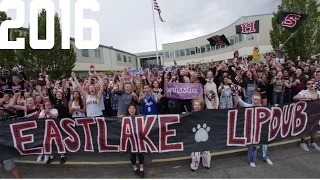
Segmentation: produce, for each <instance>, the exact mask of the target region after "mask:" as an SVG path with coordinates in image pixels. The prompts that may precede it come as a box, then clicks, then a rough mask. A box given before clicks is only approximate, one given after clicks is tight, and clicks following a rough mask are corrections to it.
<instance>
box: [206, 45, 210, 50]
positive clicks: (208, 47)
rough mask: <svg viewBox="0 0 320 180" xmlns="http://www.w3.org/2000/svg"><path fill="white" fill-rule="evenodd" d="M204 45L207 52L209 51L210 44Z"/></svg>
mask: <svg viewBox="0 0 320 180" xmlns="http://www.w3.org/2000/svg"><path fill="white" fill-rule="evenodd" d="M206 47H207V52H210V51H211V48H210V44H207V45H206Z"/></svg>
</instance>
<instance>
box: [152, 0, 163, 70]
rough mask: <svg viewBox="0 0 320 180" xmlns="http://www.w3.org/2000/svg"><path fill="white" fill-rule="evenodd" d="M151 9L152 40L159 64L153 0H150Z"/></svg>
mask: <svg viewBox="0 0 320 180" xmlns="http://www.w3.org/2000/svg"><path fill="white" fill-rule="evenodd" d="M151 10H152V17H153V30H154V40H155V44H156V56H157V63H158V64H159V65H161V62H160V61H159V55H158V43H157V31H156V22H155V20H154V1H153V0H151Z"/></svg>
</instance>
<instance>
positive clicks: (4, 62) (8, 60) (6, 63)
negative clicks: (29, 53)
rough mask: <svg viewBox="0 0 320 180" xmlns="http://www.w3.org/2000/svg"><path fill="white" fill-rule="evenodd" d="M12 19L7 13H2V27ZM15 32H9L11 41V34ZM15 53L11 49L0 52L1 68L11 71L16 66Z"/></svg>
mask: <svg viewBox="0 0 320 180" xmlns="http://www.w3.org/2000/svg"><path fill="white" fill-rule="evenodd" d="M10 19H11V18H10V17H8V16H7V14H6V13H5V12H0V25H1V24H2V22H3V21H5V20H10ZM11 32H13V30H12V29H10V30H9V32H8V34H9V39H8V40H9V41H10V40H12V38H11V36H10V34H11ZM16 60H17V59H16V58H15V51H14V50H11V49H1V50H0V66H1V67H5V68H6V69H8V70H11V69H12V67H13V66H15V65H16Z"/></svg>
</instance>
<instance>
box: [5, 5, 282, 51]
mask: <svg viewBox="0 0 320 180" xmlns="http://www.w3.org/2000/svg"><path fill="white" fill-rule="evenodd" d="M53 1H54V3H55V9H56V11H57V12H58V13H59V15H61V12H60V9H59V1H58V0H53ZM88 1H89V2H90V0H88ZM157 1H158V4H159V6H160V8H161V10H162V17H163V19H164V20H165V21H166V22H165V23H161V22H160V20H159V18H158V15H157V14H156V13H155V20H156V29H157V36H158V49H159V50H160V49H162V44H163V43H170V42H176V41H182V40H187V39H191V38H195V37H198V36H202V35H206V34H209V33H212V32H214V31H217V30H219V29H222V28H224V27H226V26H228V25H229V24H231V23H233V22H235V21H236V20H237V19H238V18H240V17H241V16H245V15H255V14H265V13H271V12H273V11H276V10H277V6H278V5H279V4H280V3H281V0H157ZM24 2H25V4H26V16H25V17H26V20H25V25H24V26H25V27H27V26H28V23H29V10H28V9H29V3H30V2H31V0H24ZM75 2H76V0H71V22H74V4H75ZM99 3H100V12H91V11H89V10H85V13H84V16H85V17H86V18H92V19H95V20H96V21H97V22H98V23H99V24H100V44H103V45H107V46H113V47H114V48H117V49H121V50H124V51H128V52H131V53H137V52H145V51H154V50H155V42H154V31H153V21H152V14H151V13H152V9H151V7H152V4H151V0H99ZM8 14H9V16H10V17H12V18H13V19H14V18H15V11H9V13H8ZM73 26H74V25H73V24H71V36H72V37H74V27H73ZM89 35H90V31H85V36H86V38H87V37H88V36H89Z"/></svg>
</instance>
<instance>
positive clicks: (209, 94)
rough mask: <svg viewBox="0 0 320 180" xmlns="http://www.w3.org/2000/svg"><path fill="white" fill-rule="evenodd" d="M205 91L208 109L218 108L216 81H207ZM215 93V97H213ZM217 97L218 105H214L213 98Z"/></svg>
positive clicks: (217, 98)
mask: <svg viewBox="0 0 320 180" xmlns="http://www.w3.org/2000/svg"><path fill="white" fill-rule="evenodd" d="M204 93H205V102H206V108H207V109H218V107H219V97H218V92H217V86H216V84H215V83H214V82H207V83H206V85H204ZM214 95H215V97H213V96H214ZM213 98H215V100H216V103H217V106H216V107H213V106H212V100H213Z"/></svg>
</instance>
